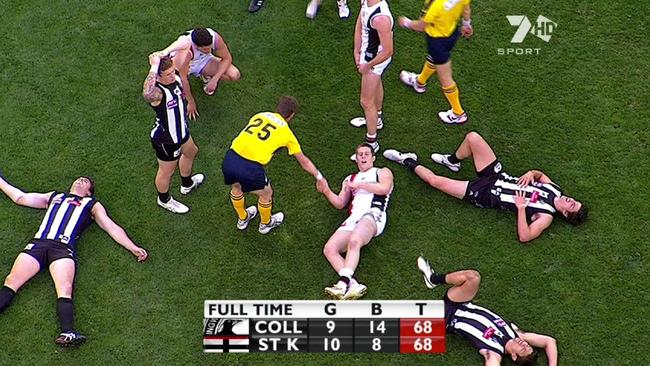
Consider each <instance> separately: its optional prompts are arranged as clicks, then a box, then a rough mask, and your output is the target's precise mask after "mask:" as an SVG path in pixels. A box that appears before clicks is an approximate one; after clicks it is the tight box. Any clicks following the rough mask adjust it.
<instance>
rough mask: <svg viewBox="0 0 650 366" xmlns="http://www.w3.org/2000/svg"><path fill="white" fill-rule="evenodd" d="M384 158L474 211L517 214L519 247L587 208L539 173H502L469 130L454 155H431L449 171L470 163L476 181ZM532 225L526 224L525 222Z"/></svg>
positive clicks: (392, 153) (408, 157) (399, 156)
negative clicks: (494, 209)
mask: <svg viewBox="0 0 650 366" xmlns="http://www.w3.org/2000/svg"><path fill="white" fill-rule="evenodd" d="M384 157H385V158H386V159H389V160H392V161H394V162H396V163H399V164H402V165H404V166H406V167H407V168H409V169H411V170H412V171H413V172H415V174H417V176H418V177H420V179H422V180H423V181H425V182H427V183H429V185H430V186H432V187H433V188H435V189H437V190H439V191H442V192H444V193H446V194H448V195H450V196H453V197H456V198H459V199H462V200H464V201H468V202H470V203H473V204H474V205H476V206H477V207H481V208H483V207H487V208H492V207H499V208H503V209H506V210H510V211H515V212H516V213H517V236H518V237H519V241H521V242H522V243H525V242H529V241H531V240H533V239H535V238H537V237H538V236H540V235H541V234H542V232H543V231H544V230H546V228H548V227H549V226H550V225H551V222H553V218H554V217H555V216H556V215H557V216H560V217H561V218H562V219H564V220H565V221H567V222H568V223H570V224H572V225H579V224H581V223H582V222H583V221H584V220H585V219H586V218H587V207H586V206H584V205H583V204H582V203H581V202H579V201H576V200H575V199H573V198H571V197H568V196H565V195H563V194H562V191H560V187H559V186H558V185H557V184H555V183H553V182H552V181H551V178H549V177H548V176H546V174H544V173H542V172H541V171H539V170H530V171H528V172H526V173H525V174H524V175H522V176H521V177H513V176H510V175H508V174H506V173H505V172H503V167H502V165H501V162H500V161H499V160H498V159H497V157H496V155H495V154H494V151H492V148H491V147H490V145H488V143H487V142H486V141H485V140H484V139H483V137H482V136H481V135H479V134H478V133H476V132H474V131H472V132H469V133H468V134H467V135H465V139H464V140H463V142H462V143H461V144H460V146H459V147H458V149H457V150H456V152H455V153H453V154H449V155H442V154H437V153H434V154H431V159H432V160H433V161H434V162H435V163H438V164H441V165H444V166H446V167H447V168H448V169H449V170H451V171H453V172H457V171H459V170H460V161H461V160H463V159H467V158H473V159H474V169H476V175H478V178H476V179H474V180H472V181H466V180H456V179H450V178H446V177H441V176H439V175H436V174H434V173H433V172H432V171H431V170H429V169H428V168H426V167H424V166H422V165H420V163H419V162H418V161H417V159H418V157H417V155H415V154H414V153H400V152H399V151H397V150H386V151H385V152H384ZM529 223H530V224H529Z"/></svg>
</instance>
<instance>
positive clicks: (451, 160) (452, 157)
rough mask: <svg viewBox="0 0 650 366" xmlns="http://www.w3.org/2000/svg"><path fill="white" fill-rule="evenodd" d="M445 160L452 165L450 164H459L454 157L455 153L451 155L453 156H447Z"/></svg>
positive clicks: (458, 160)
mask: <svg viewBox="0 0 650 366" xmlns="http://www.w3.org/2000/svg"><path fill="white" fill-rule="evenodd" d="M447 160H448V161H449V162H450V163H452V164H458V163H460V159H458V158H457V157H456V153H453V154H451V155H449V157H448V158H447Z"/></svg>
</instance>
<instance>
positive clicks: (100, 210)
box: [92, 202, 149, 262]
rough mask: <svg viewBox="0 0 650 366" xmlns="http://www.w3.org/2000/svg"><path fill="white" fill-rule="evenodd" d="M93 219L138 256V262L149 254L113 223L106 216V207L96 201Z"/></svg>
mask: <svg viewBox="0 0 650 366" xmlns="http://www.w3.org/2000/svg"><path fill="white" fill-rule="evenodd" d="M92 213H93V219H94V220H95V222H96V223H97V225H99V227H101V228H102V230H104V231H106V232H107V233H108V235H110V237H111V238H112V239H113V240H115V242H117V243H118V244H119V245H121V246H123V247H124V248H126V249H127V250H128V251H130V252H131V254H133V255H134V256H136V258H138V262H142V261H144V260H145V259H147V257H148V256H149V254H148V253H147V251H146V250H144V249H142V248H140V247H139V246H137V245H135V243H133V241H132V240H131V238H129V236H128V235H127V234H126V231H124V229H122V227H121V226H119V225H118V224H116V223H115V221H113V219H111V218H110V216H108V213H107V212H106V209H105V208H104V206H103V205H102V204H101V203H99V202H97V203H96V204H95V205H94V206H93V210H92Z"/></svg>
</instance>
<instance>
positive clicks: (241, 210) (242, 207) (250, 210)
mask: <svg viewBox="0 0 650 366" xmlns="http://www.w3.org/2000/svg"><path fill="white" fill-rule="evenodd" d="M230 203H232V207H233V208H234V209H235V212H236V213H237V229H239V230H245V229H246V228H247V227H248V223H249V222H250V221H251V220H252V219H253V218H255V216H257V206H249V207H246V198H245V197H244V190H243V189H242V187H241V184H239V183H234V184H232V185H231V186H230Z"/></svg>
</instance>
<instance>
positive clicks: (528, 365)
mask: <svg viewBox="0 0 650 366" xmlns="http://www.w3.org/2000/svg"><path fill="white" fill-rule="evenodd" d="M506 351H507V352H508V353H509V354H510V357H511V358H512V361H513V362H514V363H515V364H516V365H523V366H532V365H534V364H535V361H537V351H535V349H534V348H533V347H531V346H530V344H528V342H526V341H524V340H523V339H521V338H519V337H517V338H515V339H513V340H512V341H511V342H508V343H507V344H506Z"/></svg>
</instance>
